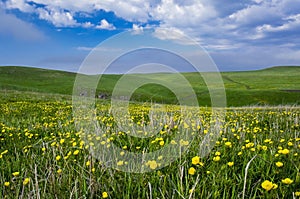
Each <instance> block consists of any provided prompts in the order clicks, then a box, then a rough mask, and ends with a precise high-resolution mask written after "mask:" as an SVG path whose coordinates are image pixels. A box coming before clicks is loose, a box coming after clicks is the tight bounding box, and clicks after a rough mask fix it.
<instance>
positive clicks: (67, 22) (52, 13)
mask: <svg viewBox="0 0 300 199" xmlns="http://www.w3.org/2000/svg"><path fill="white" fill-rule="evenodd" d="M37 13H38V14H39V18H40V19H44V20H46V21H49V22H51V23H53V25H55V26H56V27H66V26H68V27H74V26H78V25H79V24H78V23H77V21H76V20H75V19H74V18H73V15H72V14H71V13H70V12H64V11H62V10H59V9H54V8H52V9H50V10H47V9H44V8H38V9H37Z"/></svg>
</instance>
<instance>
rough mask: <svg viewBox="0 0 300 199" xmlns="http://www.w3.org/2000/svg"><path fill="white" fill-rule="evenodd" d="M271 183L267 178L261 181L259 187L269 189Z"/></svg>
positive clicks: (271, 185) (271, 186)
mask: <svg viewBox="0 0 300 199" xmlns="http://www.w3.org/2000/svg"><path fill="white" fill-rule="evenodd" d="M273 186H274V185H273V183H272V182H270V181H269V180H265V181H264V182H263V183H261V187H262V188H264V189H265V190H267V191H270V190H271V189H273Z"/></svg>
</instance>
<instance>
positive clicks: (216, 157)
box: [213, 156, 221, 162]
mask: <svg viewBox="0 0 300 199" xmlns="http://www.w3.org/2000/svg"><path fill="white" fill-rule="evenodd" d="M220 159H221V158H220V156H215V157H214V158H213V161H215V162H218V161H220Z"/></svg>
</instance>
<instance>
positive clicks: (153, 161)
mask: <svg viewBox="0 0 300 199" xmlns="http://www.w3.org/2000/svg"><path fill="white" fill-rule="evenodd" d="M147 165H148V166H149V167H150V169H156V168H157V166H158V165H157V163H156V161H155V160H152V161H151V160H149V161H148V162H147Z"/></svg>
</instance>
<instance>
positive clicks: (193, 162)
mask: <svg viewBox="0 0 300 199" xmlns="http://www.w3.org/2000/svg"><path fill="white" fill-rule="evenodd" d="M199 162H200V157H199V156H195V157H193V158H192V164H194V165H196V164H198V163H199Z"/></svg>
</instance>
